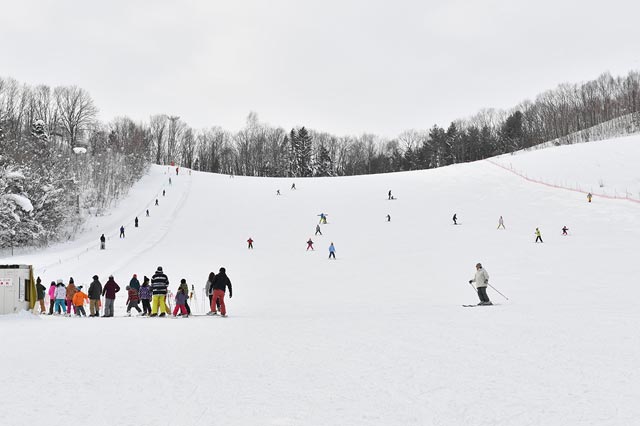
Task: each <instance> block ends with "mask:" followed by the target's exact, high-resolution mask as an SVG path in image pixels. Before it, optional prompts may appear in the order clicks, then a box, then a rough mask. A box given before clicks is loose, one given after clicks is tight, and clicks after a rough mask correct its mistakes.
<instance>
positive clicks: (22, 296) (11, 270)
mask: <svg viewBox="0 0 640 426" xmlns="http://www.w3.org/2000/svg"><path fill="white" fill-rule="evenodd" d="M37 299H38V295H37V293H36V283H35V280H34V279H33V267H32V266H31V265H0V314H13V313H16V312H18V311H20V310H29V309H33V306H34V305H35V303H36V301H37Z"/></svg>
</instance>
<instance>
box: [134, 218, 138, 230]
mask: <svg viewBox="0 0 640 426" xmlns="http://www.w3.org/2000/svg"><path fill="white" fill-rule="evenodd" d="M134 223H135V227H136V228H137V227H138V216H136V219H135V220H134Z"/></svg>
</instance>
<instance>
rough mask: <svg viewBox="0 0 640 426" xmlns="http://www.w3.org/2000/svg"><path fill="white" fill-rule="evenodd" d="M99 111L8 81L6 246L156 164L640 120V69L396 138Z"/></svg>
mask: <svg viewBox="0 0 640 426" xmlns="http://www.w3.org/2000/svg"><path fill="white" fill-rule="evenodd" d="M98 112H99V107H98V106H97V105H95V104H94V102H93V100H92V98H91V96H90V94H89V93H88V92H87V91H85V90H83V89H82V88H79V87H75V86H72V87H55V88H50V87H48V86H46V85H39V86H36V87H31V86H28V85H25V84H21V83H20V82H18V81H16V80H13V79H0V248H3V249H7V248H9V247H17V246H27V245H28V246H41V245H47V244H49V243H50V242H52V241H57V240H60V239H64V238H71V237H72V236H73V234H74V233H75V231H76V230H77V229H78V227H79V226H80V224H81V222H82V217H84V216H85V215H87V214H91V215H100V214H101V212H103V211H104V209H105V208H107V207H109V206H110V205H111V204H112V203H114V202H115V201H117V200H118V199H119V198H120V197H121V196H123V195H124V194H126V193H127V190H128V188H130V187H131V185H133V183H135V182H136V181H137V180H138V179H139V178H140V177H141V176H143V175H144V174H145V172H146V170H147V168H148V166H149V164H151V163H156V164H170V163H175V164H176V165H179V166H183V167H187V168H192V169H194V170H201V171H207V172H214V173H223V174H232V175H246V176H272V177H310V176H347V175H363V174H373V173H388V172H397V171H407V170H420V169H428V168H435V167H441V166H446V165H450V164H456V163H463V162H469V161H475V160H479V159H483V158H487V157H491V156H495V155H498V154H503V153H509V152H514V151H517V150H520V149H523V148H529V147H533V146H536V145H539V144H541V143H544V142H548V141H552V140H556V141H555V142H554V143H570V142H571V141H570V140H565V141H564V142H563V140H562V138H563V137H564V136H567V135H569V134H573V133H575V132H579V131H581V130H584V129H588V128H591V127H593V126H597V125H600V124H602V123H607V122H609V121H611V120H615V119H617V120H618V121H616V123H617V124H616V125H617V126H622V127H634V128H640V73H639V72H637V71H632V72H630V73H629V74H628V75H626V76H624V77H613V76H611V75H610V74H608V73H605V74H602V75H601V76H600V77H598V78H597V79H596V80H592V81H587V82H583V83H579V84H561V85H559V86H558V87H557V88H555V89H553V90H549V91H547V92H544V93H542V94H540V95H538V96H537V97H536V98H535V100H533V101H530V100H526V101H523V102H522V103H520V104H518V105H516V106H514V107H513V108H511V109H509V110H495V109H484V110H481V111H479V112H478V113H477V114H475V115H474V116H472V117H469V118H465V119H460V120H456V121H454V122H452V123H450V124H449V125H448V126H446V127H441V126H439V125H434V126H433V127H431V128H430V129H428V130H427V129H423V130H413V129H411V130H406V131H404V132H402V133H401V134H399V135H398V136H397V137H395V138H391V139H387V138H383V137H379V136H376V135H373V134H362V135H358V136H338V135H332V134H329V133H326V132H322V131H321V130H315V129H307V128H306V127H304V126H301V127H297V128H293V129H283V128H280V127H273V126H272V125H270V124H267V123H263V122H260V120H259V119H258V114H257V113H254V112H251V113H249V115H248V117H247V120H246V124H245V126H244V127H243V128H242V129H240V130H239V131H237V132H231V131H228V130H225V129H222V128H220V127H216V126H213V127H211V128H208V129H199V130H198V129H193V128H191V127H190V126H189V124H188V123H186V122H184V121H183V120H181V119H180V117H179V116H178V115H172V114H179V111H175V112H171V114H164V113H163V114H156V115H152V116H151V117H150V118H149V121H148V122H143V123H138V122H134V121H133V120H131V119H130V118H127V117H121V118H117V119H115V120H113V121H111V122H109V123H102V122H100V121H99V117H98ZM425 120H428V117H425ZM212 121H213V119H212ZM617 130H620V129H617ZM621 131H622V132H624V129H622V130H621Z"/></svg>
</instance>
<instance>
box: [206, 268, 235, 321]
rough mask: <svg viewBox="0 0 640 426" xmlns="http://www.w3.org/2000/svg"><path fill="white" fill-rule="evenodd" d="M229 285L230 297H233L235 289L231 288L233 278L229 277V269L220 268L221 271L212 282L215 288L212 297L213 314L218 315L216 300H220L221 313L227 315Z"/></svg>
mask: <svg viewBox="0 0 640 426" xmlns="http://www.w3.org/2000/svg"><path fill="white" fill-rule="evenodd" d="M227 287H229V299H231V298H232V297H233V289H232V288H231V280H229V277H227V270H226V269H225V268H220V273H219V274H218V275H216V276H215V278H214V279H213V282H212V283H211V288H212V289H213V298H212V299H211V315H216V314H217V312H216V301H220V315H222V316H223V317H226V316H227V307H226V306H225V305H224V294H225V290H226V289H227Z"/></svg>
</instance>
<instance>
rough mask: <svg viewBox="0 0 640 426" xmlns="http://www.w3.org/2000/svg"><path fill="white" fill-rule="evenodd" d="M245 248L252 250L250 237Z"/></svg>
mask: <svg viewBox="0 0 640 426" xmlns="http://www.w3.org/2000/svg"><path fill="white" fill-rule="evenodd" d="M247 248H248V249H253V239H251V237H249V239H248V240H247Z"/></svg>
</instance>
